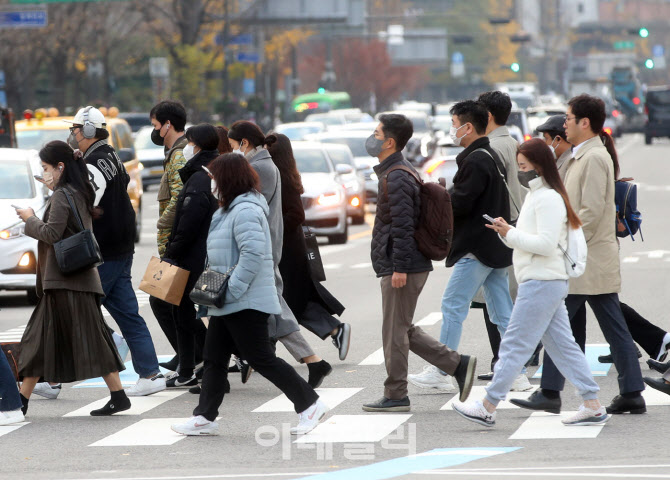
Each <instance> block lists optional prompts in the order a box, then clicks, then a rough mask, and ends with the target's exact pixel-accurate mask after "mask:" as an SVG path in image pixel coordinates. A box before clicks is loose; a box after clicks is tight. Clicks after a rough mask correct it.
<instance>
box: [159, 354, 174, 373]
mask: <svg viewBox="0 0 670 480" xmlns="http://www.w3.org/2000/svg"><path fill="white" fill-rule="evenodd" d="M158 365H159V366H161V367H163V368H164V369H165V370H169V371H170V372H176V371H177V367H178V366H179V357H178V356H177V355H175V356H174V357H172V359H171V360H169V361H167V362H159V363H158Z"/></svg>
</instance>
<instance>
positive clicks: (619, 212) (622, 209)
mask: <svg viewBox="0 0 670 480" xmlns="http://www.w3.org/2000/svg"><path fill="white" fill-rule="evenodd" d="M614 203H615V204H616V236H617V237H621V238H623V237H627V236H628V235H630V238H631V240H633V241H635V237H633V235H635V234H636V233H637V232H638V231H639V232H640V238H641V239H642V241H644V237H643V236H642V229H641V226H642V214H641V213H640V212H639V211H638V209H637V185H635V184H634V183H631V182H627V181H624V180H617V181H616V182H615V183H614Z"/></svg>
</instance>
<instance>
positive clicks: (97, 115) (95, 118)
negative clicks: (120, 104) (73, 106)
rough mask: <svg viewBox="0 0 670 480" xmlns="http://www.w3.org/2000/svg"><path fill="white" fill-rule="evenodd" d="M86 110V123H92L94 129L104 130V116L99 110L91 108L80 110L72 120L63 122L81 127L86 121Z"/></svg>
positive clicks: (105, 123)
mask: <svg viewBox="0 0 670 480" xmlns="http://www.w3.org/2000/svg"><path fill="white" fill-rule="evenodd" d="M87 109H88V121H89V122H90V123H92V124H93V125H94V126H95V128H105V126H106V125H107V122H106V120H105V116H104V115H103V114H102V112H101V111H100V110H98V109H97V108H95V107H91V106H88V107H84V108H80V109H79V111H78V112H77V114H76V115H75V116H74V119H73V120H65V121H66V122H67V123H71V124H73V125H83V124H84V122H85V121H86V115H87V113H86V111H87Z"/></svg>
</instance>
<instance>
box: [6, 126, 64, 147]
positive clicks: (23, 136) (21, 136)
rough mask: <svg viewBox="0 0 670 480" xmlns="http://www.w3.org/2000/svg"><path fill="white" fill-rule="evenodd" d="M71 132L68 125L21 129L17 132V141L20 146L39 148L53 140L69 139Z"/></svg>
mask: <svg viewBox="0 0 670 480" xmlns="http://www.w3.org/2000/svg"><path fill="white" fill-rule="evenodd" d="M68 135H70V132H69V131H68V129H67V127H65V126H64V127H63V129H62V130H61V129H57V130H19V131H17V132H16V143H17V146H18V147H19V148H24V149H35V150H39V149H41V148H42V147H43V146H44V145H46V144H47V143H49V142H51V141H52V140H61V141H65V140H67V137H68Z"/></svg>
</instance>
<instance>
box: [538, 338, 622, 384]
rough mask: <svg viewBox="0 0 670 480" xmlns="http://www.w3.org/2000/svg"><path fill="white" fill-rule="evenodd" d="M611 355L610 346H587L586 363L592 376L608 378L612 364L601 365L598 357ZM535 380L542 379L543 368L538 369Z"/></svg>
mask: <svg viewBox="0 0 670 480" xmlns="http://www.w3.org/2000/svg"><path fill="white" fill-rule="evenodd" d="M609 353H610V347H609V345H607V344H605V345H587V346H586V361H587V362H588V363H589V368H590V369H591V375H593V376H594V377H606V376H607V373H608V372H609V371H610V368H612V364H611V363H600V362H599V361H598V356H600V355H608V354H609ZM533 378H542V367H540V368H538V369H537V372H535V375H533Z"/></svg>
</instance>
